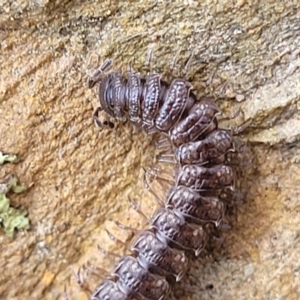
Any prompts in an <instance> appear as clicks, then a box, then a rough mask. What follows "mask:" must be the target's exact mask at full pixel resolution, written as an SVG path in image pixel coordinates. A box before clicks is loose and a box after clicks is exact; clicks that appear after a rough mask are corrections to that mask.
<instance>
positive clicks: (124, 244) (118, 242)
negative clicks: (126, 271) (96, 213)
mask: <svg viewBox="0 0 300 300" xmlns="http://www.w3.org/2000/svg"><path fill="white" fill-rule="evenodd" d="M115 223H116V225H117V226H118V227H120V226H119V225H118V224H119V223H118V222H117V221H116V222H115ZM120 228H121V227H120ZM105 231H106V233H107V235H108V237H109V238H110V239H111V240H112V241H114V242H115V243H117V244H120V245H121V246H122V247H124V248H125V249H126V250H129V249H128V248H127V245H126V243H124V242H122V241H121V240H119V239H118V238H116V237H115V236H114V235H113V234H111V233H110V232H109V231H108V230H107V229H105ZM100 248H101V247H100ZM98 249H99V248H98ZM99 250H100V249H99ZM100 251H101V250H100ZM104 251H106V250H104ZM107 253H109V252H107ZM104 254H105V253H104ZM111 254H112V255H114V256H117V257H119V256H120V255H119V254H116V253H113V252H111Z"/></svg>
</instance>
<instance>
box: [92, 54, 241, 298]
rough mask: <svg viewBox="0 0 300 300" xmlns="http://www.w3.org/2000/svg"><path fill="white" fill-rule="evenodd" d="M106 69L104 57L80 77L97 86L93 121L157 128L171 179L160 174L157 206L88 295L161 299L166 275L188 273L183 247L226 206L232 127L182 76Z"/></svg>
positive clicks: (219, 219)
mask: <svg viewBox="0 0 300 300" xmlns="http://www.w3.org/2000/svg"><path fill="white" fill-rule="evenodd" d="M191 56H192V55H191ZM174 60H175V59H174ZM189 62H190V59H189V60H188V63H187V65H186V67H185V69H184V70H186V69H187V68H188V64H189ZM147 64H150V59H149V60H148V61H147ZM173 64H174V62H173ZM111 66H112V60H110V59H107V60H105V61H104V63H103V64H102V65H101V66H100V67H99V68H98V69H97V70H96V71H95V72H94V74H93V75H92V76H91V77H90V78H89V80H88V88H90V89H91V88H93V87H94V86H95V85H96V84H99V89H98V97H99V103H100V105H99V107H98V108H97V109H96V110H95V112H94V114H93V119H94V121H95V124H96V125H97V126H98V127H100V128H102V129H103V128H110V129H112V128H113V127H114V123H113V122H112V119H116V120H118V121H122V122H125V121H130V122H131V123H132V124H133V125H135V126H136V127H137V128H139V129H142V130H143V131H144V132H146V133H147V134H154V133H161V134H162V135H163V137H162V138H161V139H160V140H159V141H158V143H157V147H158V148H166V149H167V150H166V151H165V152H164V153H163V154H161V155H160V157H159V160H160V161H161V162H166V163H168V162H173V163H174V164H175V170H174V176H173V179H165V180H167V181H168V184H169V186H170V188H169V190H168V191H167V192H166V199H161V198H160V197H159V196H157V195H156V194H155V193H154V192H153V191H152V192H153V194H154V196H155V198H156V199H157V201H158V203H159V207H158V209H157V210H156V211H155V212H154V214H153V216H152V217H151V218H150V219H149V220H148V228H146V229H143V230H140V231H139V232H138V234H137V235H136V236H135V238H134V240H133V242H132V244H131V245H130V247H129V250H130V254H126V255H124V256H122V257H121V258H120V259H119V260H118V261H117V263H116V265H115V266H114V268H113V271H112V272H111V274H110V276H108V277H107V278H106V279H104V280H103V281H102V282H101V283H100V284H99V285H98V286H97V287H96V289H95V290H94V291H93V292H92V295H91V296H90V299H92V300H125V299H126V300H131V299H142V300H147V299H152V300H161V299H166V298H167V297H168V296H169V295H170V294H171V288H170V284H169V281H168V279H169V278H170V277H174V278H175V280H176V281H180V280H181V279H182V277H183V276H184V275H185V274H186V273H187V271H188V268H189V262H188V258H187V255H186V251H192V252H194V254H195V255H196V256H198V255H199V254H200V252H201V251H202V249H203V248H204V246H205V245H206V243H207V240H208V238H209V235H210V228H211V227H212V226H213V227H214V228H219V227H220V226H221V224H222V223H223V221H224V213H225V211H226V206H227V205H228V203H227V202H226V197H224V196H223V195H224V193H225V194H226V192H227V191H229V190H233V189H234V184H235V170H234V168H233V166H232V165H230V162H229V161H228V159H227V154H228V153H229V152H234V151H236V149H235V147H234V143H233V132H232V131H231V130H227V129H220V128H219V127H218V120H217V116H218V115H220V114H221V110H220V108H219V107H218V106H217V105H216V103H215V102H214V100H213V99H212V98H209V97H202V98H200V99H198V98H197V97H196V95H195V93H194V92H193V87H192V84H191V83H190V82H188V81H187V80H185V79H184V76H181V77H177V78H173V79H172V80H171V82H170V83H168V82H167V81H165V80H163V79H162V76H161V75H160V74H157V73H155V72H153V73H151V72H150V71H149V72H148V73H147V74H146V75H145V76H142V75H141V73H139V72H136V71H134V70H133V69H132V68H131V67H129V68H128V71H127V74H126V75H124V74H122V73H121V72H116V71H110V72H109V70H108V69H110V67H111ZM171 68H172V66H171V67H170V69H171ZM149 70H150V69H149ZM100 112H104V115H105V118H104V120H100V116H99V115H100ZM152 171H153V170H152ZM154 171H155V172H150V173H151V176H153V178H157V180H160V176H162V175H161V174H160V172H163V170H154ZM148 175H149V174H148ZM146 187H147V188H148V190H150V191H151V188H150V187H149V185H147V183H146ZM132 205H133V206H135V204H132ZM119 225H120V224H119ZM120 227H122V226H121V225H120Z"/></svg>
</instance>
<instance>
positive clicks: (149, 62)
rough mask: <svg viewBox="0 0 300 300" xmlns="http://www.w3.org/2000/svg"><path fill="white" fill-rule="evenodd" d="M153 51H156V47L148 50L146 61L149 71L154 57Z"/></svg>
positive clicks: (147, 70)
mask: <svg viewBox="0 0 300 300" xmlns="http://www.w3.org/2000/svg"><path fill="white" fill-rule="evenodd" d="M153 51H154V47H151V48H150V49H149V50H148V55H147V59H146V62H145V69H146V72H147V73H150V72H151V61H152V59H153Z"/></svg>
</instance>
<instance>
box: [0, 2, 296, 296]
mask: <svg viewBox="0 0 300 300" xmlns="http://www.w3.org/2000/svg"><path fill="white" fill-rule="evenodd" d="M299 18H300V4H299V2H298V1H287V0H285V1H282V2H281V3H279V1H275V0H273V1H272V0H267V1H259V0H254V1H251V0H250V1H243V0H237V1H229V0H227V1H221V0H216V1H212V0H207V1H192V0H190V1H189V0H186V1H184V0H182V1H179V0H177V1H160V0H158V1H145V0H141V1H117V0H111V1H79V0H75V1H68V0H63V1H47V0H40V1H24V0H17V1H6V2H5V3H4V2H3V1H2V3H1V4H0V42H1V44H0V53H1V54H0V65H1V73H0V117H1V121H0V139H1V140H0V151H5V152H10V153H18V154H19V156H20V158H21V159H22V161H21V162H20V163H19V164H18V165H13V166H10V165H6V166H5V167H4V168H3V169H2V170H1V174H0V175H1V177H2V176H5V175H7V174H10V173H14V174H17V175H18V176H19V178H20V180H21V182H22V183H25V184H27V185H30V184H31V183H33V184H34V185H33V186H32V187H31V188H30V190H29V191H28V192H26V193H25V194H21V195H18V196H14V197H12V202H13V203H14V204H15V205H16V206H23V207H25V208H26V210H28V212H29V217H30V220H31V230H30V231H26V232H19V233H18V234H17V236H16V238H15V239H14V240H11V239H10V238H8V237H7V236H5V235H4V233H3V232H2V233H1V236H0V245H1V246H0V247H1V258H0V268H1V270H2V272H1V274H0V296H1V297H0V298H1V299H61V293H62V291H63V290H64V287H66V288H67V290H68V293H69V297H70V299H87V296H86V294H85V293H84V292H83V291H82V290H80V289H79V288H78V286H77V284H76V282H75V279H74V276H73V274H72V270H74V271H77V270H78V268H79V267H80V266H82V265H83V264H87V262H88V261H89V262H90V263H93V264H95V265H97V266H100V267H101V268H104V269H107V270H111V268H112V266H113V262H114V258H113V257H110V256H104V255H102V254H101V253H99V251H98V250H97V245H101V246H102V247H105V249H108V250H110V251H114V252H117V253H122V251H123V250H122V249H121V247H120V245H118V244H116V243H114V242H112V241H111V240H110V239H109V238H108V237H107V234H106V232H105V229H109V230H110V231H111V232H112V233H113V234H115V235H116V236H117V237H118V238H120V239H122V241H125V242H126V241H129V240H130V239H131V237H132V234H131V233H130V232H129V231H128V232H127V231H125V232H124V231H122V230H121V229H117V228H116V226H115V225H114V222H113V221H114V220H118V221H119V222H121V223H124V224H126V225H129V226H133V227H136V228H142V226H143V225H144V224H145V221H144V220H143V219H142V218H141V216H140V215H139V214H137V213H136V212H135V211H134V210H133V209H131V208H130V207H129V205H128V201H127V199H128V196H130V197H132V198H135V199H137V200H139V201H140V202H141V203H142V210H143V212H144V213H145V214H146V215H148V216H150V215H151V214H152V212H153V211H154V209H155V201H154V200H153V198H152V197H151V195H149V194H148V193H147V192H146V190H145V189H144V188H143V184H142V178H143V170H142V167H148V166H151V165H152V164H154V162H155V160H154V147H153V145H154V142H153V139H152V138H149V137H147V136H145V135H143V134H142V133H139V132H138V131H137V130H134V129H132V127H131V126H130V124H126V125H122V124H118V125H117V127H116V129H115V130H114V131H112V132H109V131H103V132H99V130H98V129H97V128H95V126H94V124H93V122H92V119H91V114H92V112H93V109H94V108H95V107H96V106H97V98H96V92H95V90H88V89H87V87H86V83H87V78H88V76H89V75H90V74H91V73H92V72H93V70H94V69H95V68H96V67H97V66H98V65H99V64H100V63H101V62H102V61H103V60H104V59H105V58H106V57H111V58H112V59H113V60H114V66H113V67H114V69H117V68H119V69H122V70H123V71H126V67H127V66H128V65H129V64H132V65H133V66H134V68H135V69H137V70H140V71H142V70H143V65H144V62H145V59H146V57H147V53H148V51H149V48H151V47H154V50H155V51H154V58H153V61H152V68H153V70H156V71H159V72H162V73H164V74H165V73H166V71H167V70H168V66H169V61H170V60H171V59H172V58H173V57H174V55H175V53H176V52H177V51H178V50H181V52H180V55H179V61H178V66H183V65H184V64H185V62H186V60H187V59H188V57H189V55H190V53H191V52H192V51H194V59H193V61H192V64H191V67H190V70H189V72H188V78H189V79H190V80H191V82H192V83H193V85H194V88H195V89H196V90H197V95H198V96H199V97H200V96H201V95H204V94H211V95H214V96H215V97H216V99H217V103H218V104H219V105H220V106H221V107H222V108H223V109H224V111H225V115H232V114H234V113H235V112H236V111H237V110H238V109H240V110H241V112H242V113H241V114H239V116H238V117H237V118H236V119H234V120H233V121H234V123H237V124H241V123H243V122H244V121H248V120H249V119H251V120H252V122H251V125H250V127H249V128H248V129H247V130H246V132H245V134H244V135H243V139H244V140H245V141H247V142H248V143H249V147H250V148H251V150H252V151H253V154H254V157H255V163H254V165H253V170H254V172H253V174H252V175H250V176H249V177H247V184H248V188H249V192H248V195H247V199H246V202H245V204H244V205H242V206H241V207H240V208H239V211H238V212H237V214H236V220H235V221H234V222H233V224H232V229H231V230H230V231H229V232H228V233H226V234H225V235H224V237H225V238H226V241H225V243H224V244H223V245H222V247H219V248H220V249H219V250H216V251H213V252H212V253H211V254H210V255H208V256H206V257H204V258H203V261H200V260H195V261H194V262H193V268H192V270H191V272H192V273H193V274H195V275H196V279H195V278H194V277H195V276H194V277H193V276H192V275H190V276H187V277H186V279H185V281H184V282H182V283H179V284H177V285H176V287H175V288H174V289H175V296H176V299H222V300H225V299H264V300H265V299H299V298H300V269H299V260H300V254H299V253H300V251H299V250H300V240H299V229H298V228H299V225H298V224H299V222H300V215H299V201H298V200H299V194H300V189H299V183H300V175H299V174H300V167H299V162H300V159H299V157H300V151H299V143H298V140H299V134H300V118H299V95H300V70H299V65H300V64H299V62H300V57H299V49H300V30H299V29H300V22H299ZM179 70H180V67H179V68H178V70H175V71H174V72H175V74H177V75H178V74H179ZM176 72H177V73H176ZM234 126H236V124H235V125H234ZM97 272H98V273H101V272H100V271H97ZM100 275H101V274H100ZM102 275H103V274H102ZM87 281H88V282H89V284H90V286H91V287H92V288H94V287H95V286H96V284H97V282H99V281H100V279H99V277H97V276H92V275H89V276H88V279H87ZM187 284H189V285H192V288H193V289H194V290H196V291H192V292H187V289H188V288H187Z"/></svg>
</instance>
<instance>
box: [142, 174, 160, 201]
mask: <svg viewBox="0 0 300 300" xmlns="http://www.w3.org/2000/svg"><path fill="white" fill-rule="evenodd" d="M146 178H147V177H146V173H144V178H143V182H144V186H145V188H146V189H147V191H149V192H150V193H151V194H152V195H153V196H154V198H155V200H156V201H157V203H158V204H159V205H160V206H164V205H165V204H164V202H163V200H161V199H160V197H159V196H158V195H157V194H156V193H155V192H154V190H153V189H152V188H151V187H150V185H149V183H148V181H147V179H146Z"/></svg>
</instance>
